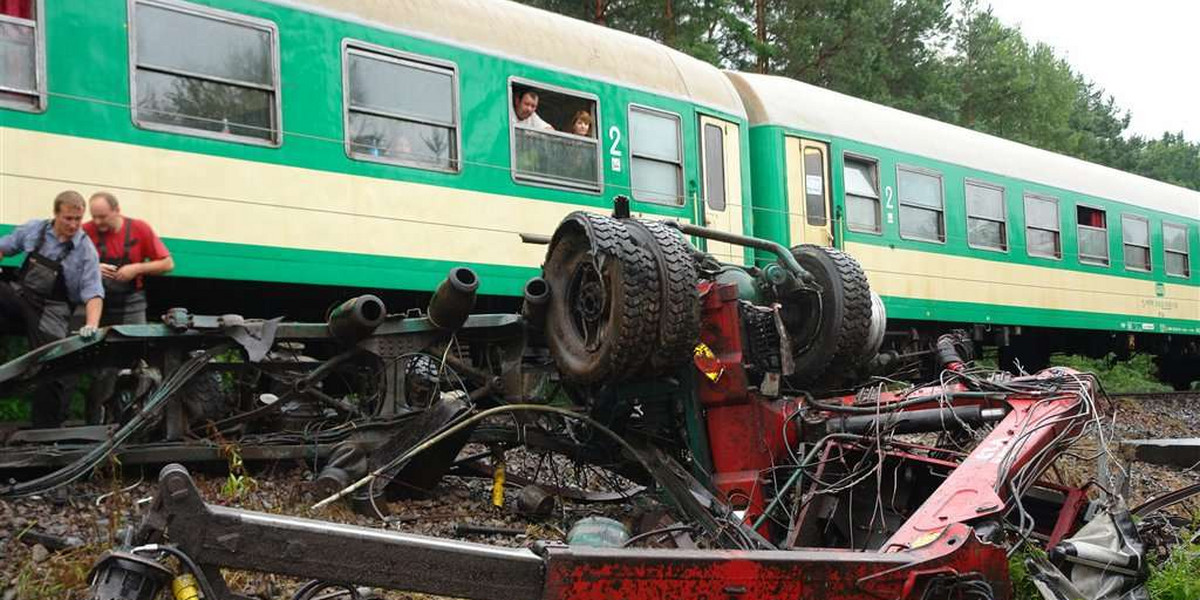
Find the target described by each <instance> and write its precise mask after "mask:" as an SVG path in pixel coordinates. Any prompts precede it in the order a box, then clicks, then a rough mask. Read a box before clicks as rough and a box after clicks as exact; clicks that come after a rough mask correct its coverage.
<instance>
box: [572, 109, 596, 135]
mask: <svg viewBox="0 0 1200 600" xmlns="http://www.w3.org/2000/svg"><path fill="white" fill-rule="evenodd" d="M580 121H583V122H584V123H587V126H588V134H591V133H592V113H590V112H588V111H586V110H581V111H577V112H576V113H575V116H573V117H571V122H570V123H568V124H567V131H569V132H571V133H574V132H575V124H576V123H578V122H580Z"/></svg>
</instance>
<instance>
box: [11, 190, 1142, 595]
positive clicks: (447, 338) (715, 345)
mask: <svg viewBox="0 0 1200 600" xmlns="http://www.w3.org/2000/svg"><path fill="white" fill-rule="evenodd" d="M685 235H695V236H700V237H711V238H712V239H718V240H722V241H726V242H732V243H738V244H744V245H748V246H751V247H754V248H756V249H758V250H760V251H763V252H768V253H773V254H774V256H775V257H776V261H775V262H773V263H770V264H767V265H766V266H763V267H761V268H745V267H737V266H732V265H724V264H720V263H718V262H716V261H714V260H713V259H712V258H711V257H710V256H707V255H704V254H703V253H699V252H697V251H695V250H694V249H692V247H691V245H690V244H688V242H687V241H686V239H685V237H684V236H685ZM542 241H545V242H548V250H547V258H546V261H545V263H544V265H543V276H542V277H540V278H535V279H534V280H531V281H530V283H529V284H528V285H527V288H526V295H525V304H524V306H523V308H522V311H521V313H520V314H471V313H472V309H473V304H474V295H475V291H476V289H477V287H478V283H479V281H478V277H477V276H476V275H475V274H474V273H473V272H471V271H470V270H469V269H463V268H459V269H454V270H452V271H451V273H450V276H449V277H448V278H447V280H446V282H444V283H443V284H442V286H440V287H439V288H438V291H437V292H436V293H435V294H434V298H433V300H431V302H430V304H429V306H428V308H427V309H426V310H424V311H419V310H414V311H408V312H405V313H399V314H388V311H387V310H386V308H385V307H384V306H383V304H382V302H381V301H379V300H378V298H374V297H369V296H363V297H358V298H354V299H352V300H349V301H347V302H345V303H343V304H341V305H340V306H338V307H337V308H335V309H334V310H333V311H331V313H330V315H329V318H328V319H327V321H326V322H325V323H291V322H284V321H280V320H248V319H243V318H241V317H237V316H235V315H226V316H219V317H206V316H199V315H191V314H189V313H187V312H186V311H182V310H177V311H171V312H169V313H168V314H167V315H166V316H164V322H163V323H162V324H153V325H145V326H129V327H113V328H110V329H108V330H106V331H104V332H102V334H101V335H100V336H98V338H97V339H96V340H94V341H90V342H85V341H83V340H81V339H77V338H70V339H67V340H63V341H61V342H58V343H55V344H52V345H50V346H46V347H43V348H41V349H38V350H36V351H34V352H32V353H30V354H28V355H26V356H24V357H21V358H20V359H18V360H16V361H13V362H10V363H8V364H6V365H3V366H2V367H0V385H4V386H18V385H22V384H26V385H31V384H36V382H37V381H39V380H44V378H47V377H64V376H71V375H72V374H73V373H77V372H80V371H85V370H94V369H95V368H96V367H97V366H98V365H103V366H105V367H108V368H113V369H122V371H121V374H120V375H119V377H118V383H117V386H116V390H117V391H116V393H114V394H113V395H112V396H111V397H110V398H107V399H106V400H105V401H104V402H102V403H98V404H97V405H96V406H94V407H93V410H94V415H95V420H96V421H97V422H96V423H95V424H94V425H91V426H90V427H88V428H84V429H87V433H84V432H76V433H73V434H64V433H62V432H61V431H60V432H58V434H57V435H59V436H60V437H57V438H56V437H55V435H56V434H55V432H40V433H39V432H28V431H25V432H17V433H16V434H12V435H10V436H9V439H8V440H7V443H6V445H5V446H4V447H3V451H2V452H0V462H2V463H3V464H4V465H5V466H8V467H11V466H13V465H17V464H21V463H20V461H21V460H26V461H27V462H26V463H24V464H25V465H26V466H35V465H36V466H40V467H42V468H45V467H52V468H53V469H54V470H52V471H51V472H49V473H48V474H44V475H40V476H37V477H35V478H32V479H28V480H25V481H22V482H20V483H15V484H11V485H9V486H7V487H3V488H0V495H4V496H19V495H28V494H32V493H39V492H44V491H46V490H50V489H53V488H55V487H58V486H61V485H63V484H65V483H67V482H69V481H72V480H75V479H77V478H79V477H82V476H84V475H86V474H87V473H88V472H90V471H91V470H92V469H93V468H95V467H96V466H97V465H98V464H99V463H100V462H101V461H103V460H104V459H105V458H106V457H108V456H110V455H113V454H118V455H120V454H122V453H125V454H124V455H126V456H143V455H144V456H145V457H146V460H147V461H150V462H168V461H170V460H173V455H171V454H170V452H171V451H174V452H178V453H181V454H180V456H182V457H183V458H181V459H180V460H184V459H187V458H195V457H196V456H198V455H196V456H192V455H188V454H187V453H188V452H197V453H201V454H202V453H203V452H204V451H205V450H204V449H205V448H208V449H209V451H214V450H213V449H214V448H220V447H222V445H229V444H235V445H237V446H238V447H239V448H240V449H241V452H242V453H243V454H244V453H245V452H247V451H248V450H249V449H251V448H254V449H256V450H255V451H257V452H260V453H261V455H262V456H263V457H268V458H270V457H276V458H277V457H285V456H292V455H291V454H289V453H290V452H295V453H297V454H296V455H297V456H304V457H307V458H310V459H315V460H317V461H319V464H320V465H321V470H320V472H319V474H318V476H317V482H316V483H317V486H318V488H319V489H321V490H322V491H323V492H324V493H325V494H326V495H327V497H326V498H325V500H322V501H321V502H319V503H318V504H317V505H316V506H314V508H320V507H321V506H324V505H325V504H328V503H332V502H350V503H352V504H354V505H355V506H358V507H359V508H361V509H363V510H376V511H377V510H379V507H378V503H379V500H381V499H391V498H395V497H401V496H403V495H405V494H409V493H413V492H414V491H417V492H424V493H428V492H429V491H430V490H432V489H433V488H434V487H435V486H436V482H437V481H438V480H439V479H441V478H442V477H443V476H445V475H446V474H451V473H454V474H461V473H464V472H472V471H473V472H475V473H476V474H482V475H483V476H484V477H489V478H492V479H493V480H495V481H502V475H501V474H502V473H503V472H504V467H503V465H505V464H506V463H508V462H510V460H511V458H512V455H513V453H516V452H520V451H530V450H532V451H535V452H538V453H542V454H544V455H549V456H551V457H552V458H551V459H550V468H556V469H559V470H560V471H562V472H568V471H573V472H575V473H576V474H579V473H581V472H582V473H584V475H582V476H579V477H578V478H576V479H574V480H570V479H568V478H561V477H560V478H556V479H555V480H554V481H547V480H545V479H539V477H538V476H537V475H536V474H529V473H528V472H527V473H526V474H524V475H519V476H517V477H515V478H513V479H510V481H509V483H510V485H515V486H517V487H520V488H521V489H522V494H524V493H525V489H526V488H528V489H530V490H532V491H535V492H537V493H539V494H541V496H542V497H543V498H546V497H548V498H551V502H561V501H566V500H574V501H585V502H587V501H594V502H628V503H630V506H632V507H637V506H641V504H639V503H642V502H647V503H652V504H654V505H655V506H656V507H661V509H662V518H661V519H659V521H658V525H659V529H658V530H656V529H653V528H651V530H650V531H643V532H640V534H642V535H651V534H653V535H656V536H657V538H656V539H659V540H661V542H658V543H656V546H657V547H654V548H632V547H628V546H629V545H630V544H628V543H627V542H629V541H630V540H629V539H624V540H623V541H617V542H615V543H606V542H603V541H601V542H596V541H594V540H593V541H591V542H588V543H578V544H576V543H570V544H562V543H556V542H545V543H537V544H534V545H532V546H531V547H528V548H517V549H513V548H500V547H497V546H490V545H485V544H477V543H468V542H461V541H456V540H447V539H442V538H430V537H423V536H417V535H411V534H402V533H396V532H390V531H381V530H373V529H366V528H357V527H350V526H345V525H336V524H332V523H327V522H323V521H318V520H311V519H303V518H296V517H284V516H279V515H268V514H265V513H256V512H252V511H246V510H239V509H232V508H227V507H221V506H217V505H213V504H207V503H205V501H204V499H203V498H202V497H201V495H200V493H199V492H198V491H197V488H196V486H195V485H194V483H193V482H192V479H191V477H190V476H189V474H188V472H187V470H186V469H185V468H184V467H182V466H180V465H171V466H168V467H166V468H164V469H163V470H162V473H161V475H160V478H159V486H158V493H157V495H156V498H155V500H154V502H153V504H152V506H151V507H150V509H149V510H148V512H147V513H146V514H145V517H144V520H143V522H142V524H141V525H140V526H139V527H138V528H137V529H136V530H135V531H132V532H131V533H130V535H129V536H128V538H127V539H126V540H125V543H124V544H123V545H122V546H121V547H118V548H114V549H113V550H112V551H111V552H109V553H107V554H106V555H105V556H104V557H102V558H101V560H100V561H99V562H98V564H97V566H96V569H95V570H94V572H93V575H92V597H93V598H95V599H97V600H134V599H137V600H142V599H147V600H149V599H153V598H155V597H157V596H158V595H159V594H160V592H162V590H163V589H164V588H165V587H167V586H168V585H169V584H170V585H174V586H175V588H176V592H177V593H178V590H179V589H181V588H184V589H193V590H194V589H198V590H199V591H200V593H201V595H202V596H203V597H205V598H206V599H213V600H216V599H221V600H225V599H230V600H232V599H235V598H242V597H243V596H240V595H238V593H237V592H236V591H234V590H231V589H229V587H228V586H227V584H226V581H225V579H224V576H223V575H222V571H221V569H222V568H236V569H245V570H252V571H261V572H269V573H278V574H283V575H291V576H297V577H305V578H312V579H313V580H314V584H313V589H314V590H315V589H318V588H322V589H323V588H326V587H331V586H332V587H334V588H341V589H346V590H350V591H349V592H348V593H349V594H351V596H353V595H354V594H357V593H358V592H357V591H355V590H357V587H356V586H370V587H378V588H386V589H396V590H407V591H414V592H423V593H432V594H444V595H451V596H456V597H469V598H485V599H490V598H497V599H500V598H503V599H507V598H514V597H529V598H533V597H540V598H612V597H622V598H776V597H791V598H856V599H858V598H861V599H867V598H900V599H905V600H957V599H983V598H994V599H1004V598H1011V597H1012V593H1013V591H1012V584H1011V579H1010V574H1009V557H1010V556H1011V555H1012V554H1013V553H1014V552H1015V551H1016V550H1017V549H1019V548H1021V547H1023V546H1026V545H1034V546H1037V547H1039V548H1042V549H1044V550H1046V551H1047V553H1048V558H1033V559H1030V560H1031V562H1030V569H1031V571H1033V572H1034V573H1036V574H1037V575H1036V579H1037V581H1038V585H1039V586H1040V587H1041V588H1043V590H1044V591H1043V592H1042V593H1043V594H1044V595H1045V597H1046V598H1060V597H1061V598H1067V597H1072V596H1071V595H1070V594H1072V593H1074V594H1076V595H1079V594H1083V595H1086V596H1087V597H1095V598H1104V599H1113V600H1116V599H1119V598H1122V599H1123V598H1130V599H1133V598H1143V597H1146V596H1145V595H1144V594H1145V591H1144V589H1143V588H1142V587H1141V580H1142V579H1143V577H1144V573H1145V567H1144V565H1143V564H1142V558H1141V556H1142V552H1141V545H1140V542H1139V541H1138V533H1137V530H1136V528H1134V527H1133V525H1132V521H1131V520H1130V518H1129V511H1128V510H1127V509H1126V508H1125V507H1124V505H1123V501H1122V500H1121V495H1120V491H1119V490H1120V486H1121V484H1120V466H1119V461H1117V460H1115V459H1114V460H1111V461H1108V460H1102V461H1101V463H1102V465H1103V467H1102V468H1099V469H1098V470H1097V473H1096V475H1095V477H1094V479H1093V483H1090V484H1088V485H1086V486H1082V487H1075V486H1071V485H1066V484H1064V483H1062V482H1059V481H1055V480H1053V479H1052V478H1047V477H1045V473H1046V472H1047V471H1048V469H1051V468H1052V466H1053V465H1055V464H1056V462H1057V461H1058V460H1060V459H1061V458H1062V457H1063V456H1064V455H1065V454H1066V453H1068V452H1069V451H1070V449H1071V448H1073V447H1076V446H1077V445H1083V446H1087V447H1089V448H1091V451H1093V452H1097V451H1098V452H1099V454H1101V455H1103V454H1104V453H1105V450H1104V449H1105V439H1104V436H1105V425H1104V414H1105V413H1106V411H1107V410H1108V409H1109V407H1108V406H1106V404H1105V398H1104V396H1103V394H1102V393H1101V392H1100V391H1099V390H1098V389H1097V385H1096V382H1095V381H1094V380H1093V379H1092V378H1091V377H1089V376H1087V375H1085V374H1080V373H1076V372H1073V371H1070V370H1066V369H1055V368H1050V369H1046V370H1043V371H1041V372H1038V373H1036V374H1033V375H1025V376H1019V377H1017V376H1012V375H1010V374H1007V373H1003V372H999V371H988V370H984V369H978V368H974V367H972V366H971V365H970V362H969V356H967V355H966V347H967V345H968V344H967V341H968V340H967V338H966V336H965V335H964V334H961V333H958V334H954V333H952V334H947V335H944V336H942V337H941V338H940V339H939V340H938V343H937V344H936V346H935V348H934V349H933V352H932V356H931V357H932V358H933V359H934V360H936V362H937V364H938V366H939V369H938V378H937V380H936V381H935V382H933V383H931V384H929V385H924V386H909V385H904V384H899V383H896V382H889V381H887V380H883V379H870V378H869V373H870V371H871V369H872V365H873V363H876V362H878V360H879V348H880V347H881V344H882V343H883V337H884V333H885V330H886V327H885V323H886V319H885V317H884V315H883V314H882V304H881V303H880V302H879V301H878V297H877V296H874V295H873V294H872V293H871V292H870V289H869V285H868V284H867V282H866V279H865V277H863V276H862V271H861V269H859V268H858V266H857V264H856V263H855V262H854V261H853V259H851V258H850V257H849V256H847V255H844V254H842V253H840V252H838V251H836V250H831V249H821V248H816V247H798V248H794V249H787V248H782V247H780V246H777V245H775V244H772V243H770V242H766V241H763V240H756V239H753V238H744V237H740V236H730V235H729V234H724V233H721V232H715V231H709V230H705V229H703V228H698V227H694V226H690V225H675V224H669V223H665V222H657V221H650V220H642V219H633V218H630V217H629V215H628V214H622V211H621V207H620V206H618V210H617V213H616V214H615V215H614V216H612V217H608V216H599V215H594V214H585V213H573V214H572V215H570V216H568V217H567V218H566V219H565V220H564V221H563V223H562V224H561V225H560V226H559V228H558V229H557V230H556V231H555V233H554V235H553V236H552V237H551V238H549V239H548V240H542ZM130 365H133V366H130ZM63 435H66V436H68V438H69V436H74V437H73V438H69V439H65V440H64V439H63V438H62V437H61V436H63ZM89 435H90V436H92V437H91V438H90V439H91V441H90V442H89V441H88V437H87V436H89ZM14 436H16V439H15V440H14V439H13V437H14ZM47 441H50V442H53V444H54V448H55V452H56V455H55V456H56V458H55V460H57V461H58V463H55V464H45V463H38V460H39V457H40V458H43V459H44V458H45V457H46V451H45V450H46V448H47V445H46V443H47ZM1089 444H1091V445H1090V446H1089ZM156 445H157V450H156ZM164 448H169V449H171V450H164ZM297 448H299V449H297ZM22 452H24V454H21V453H22ZM137 452H142V453H143V455H138V454H137ZM156 452H157V453H156ZM60 465H65V466H60ZM501 489H502V488H501ZM656 510H657V509H656ZM670 532H682V533H685V534H686V535H684V537H685V538H686V541H682V540H681V539H680V538H679V537H678V536H671V535H665V536H664V535H660V534H662V533H670ZM618 537H619V536H618ZM189 586H191V587H189ZM1054 594H1059V595H1058V596H1055V595H1054Z"/></svg>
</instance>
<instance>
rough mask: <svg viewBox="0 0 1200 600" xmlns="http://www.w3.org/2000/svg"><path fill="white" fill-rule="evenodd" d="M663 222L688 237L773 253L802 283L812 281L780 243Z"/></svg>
mask: <svg viewBox="0 0 1200 600" xmlns="http://www.w3.org/2000/svg"><path fill="white" fill-rule="evenodd" d="M663 222H664V223H666V224H667V225H670V226H672V227H675V228H677V229H679V231H682V232H683V233H686V234H687V235H694V236H696V237H702V238H705V239H709V240H716V241H718V242H725V243H728V244H737V245H739V246H747V247H750V248H757V249H759V250H765V251H767V252H771V253H773V254H775V256H777V257H779V262H780V264H782V265H783V266H784V267H787V269H788V270H789V271H791V272H792V273H793V274H794V275H795V276H796V277H797V278H798V279H799V280H800V281H803V282H805V283H808V282H811V281H812V276H811V275H809V274H808V271H805V270H804V267H801V266H800V263H799V262H797V261H796V257H795V256H793V255H792V252H791V251H790V250H788V249H787V248H785V247H784V246H783V245H782V244H780V243H778V242H772V241H771V240H764V239H762V238H756V237H750V236H747V235H738V234H736V233H730V232H728V231H720V230H717V229H709V228H708V227H700V226H699V225H692V224H691V223H679V222H677V221H663Z"/></svg>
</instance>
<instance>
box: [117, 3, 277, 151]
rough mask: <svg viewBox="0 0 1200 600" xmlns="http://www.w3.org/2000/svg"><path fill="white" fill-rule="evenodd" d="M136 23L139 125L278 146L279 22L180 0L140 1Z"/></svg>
mask: <svg viewBox="0 0 1200 600" xmlns="http://www.w3.org/2000/svg"><path fill="white" fill-rule="evenodd" d="M134 10H135V15H134V18H133V26H132V27H131V28H130V48H131V49H132V52H133V57H132V59H131V60H130V63H131V64H132V85H131V88H132V92H133V95H134V98H133V107H134V108H133V120H134V122H135V123H137V125H138V126H139V127H144V128H146V129H157V130H162V131H171V132H176V133H185V134H188V135H198V136H202V137H212V138H219V139H228V140H233V141H239V142H249V143H256V144H266V145H271V146H278V145H279V144H280V142H281V139H282V124H281V123H280V121H281V117H280V110H279V87H280V86H279V35H278V31H277V30H276V27H275V24H274V23H272V22H270V21H265V20H262V19H255V18H251V17H247V16H245V15H240V14H237V13H230V12H226V11H219V10H215V9H212V8H208V7H204V6H200V5H197V4H191V3H187V2H180V1H178V0H137V1H136V2H135V4H134Z"/></svg>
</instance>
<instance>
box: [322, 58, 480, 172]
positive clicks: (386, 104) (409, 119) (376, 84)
mask: <svg viewBox="0 0 1200 600" xmlns="http://www.w3.org/2000/svg"><path fill="white" fill-rule="evenodd" d="M344 58H345V60H344V61H343V65H344V67H345V69H346V73H345V85H346V92H345V93H346V152H347V154H348V155H349V156H350V157H352V158H358V159H362V160H370V161H379V162H387V163H393V164H400V165H406V166H412V167H418V168H425V169H437V170H443V171H457V170H458V147H459V140H458V101H457V96H458V81H457V79H458V77H457V73H456V71H455V68H454V65H453V64H450V63H444V62H441V61H435V60H432V59H426V58H423V57H414V56H410V55H407V54H402V53H397V52H392V51H388V50H384V49H382V48H375V47H369V46H361V47H360V46H359V45H357V44H355V45H347V46H346V49H345V54H344Z"/></svg>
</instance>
